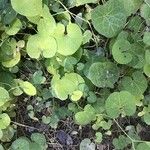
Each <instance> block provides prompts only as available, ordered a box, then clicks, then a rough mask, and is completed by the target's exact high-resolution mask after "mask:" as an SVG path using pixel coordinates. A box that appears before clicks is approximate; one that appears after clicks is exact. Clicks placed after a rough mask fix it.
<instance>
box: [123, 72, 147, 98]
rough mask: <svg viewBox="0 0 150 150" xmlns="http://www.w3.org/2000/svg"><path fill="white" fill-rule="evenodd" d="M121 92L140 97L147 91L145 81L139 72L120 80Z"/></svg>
mask: <svg viewBox="0 0 150 150" xmlns="http://www.w3.org/2000/svg"><path fill="white" fill-rule="evenodd" d="M121 86H122V89H123V90H126V91H129V92H130V93H131V94H133V95H135V96H141V95H142V94H143V93H144V92H145V90H146V89H147V80H146V78H145V76H144V75H143V74H142V72H140V71H136V72H134V73H133V74H132V76H131V77H129V76H125V77H124V78H123V79H122V80H121Z"/></svg>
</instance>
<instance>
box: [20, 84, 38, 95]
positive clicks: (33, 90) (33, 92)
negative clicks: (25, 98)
mask: <svg viewBox="0 0 150 150" xmlns="http://www.w3.org/2000/svg"><path fill="white" fill-rule="evenodd" d="M19 84H20V87H21V88H22V90H23V91H24V92H25V93H26V94H27V95H30V96H34V95H36V88H35V87H34V86H33V85H32V84H31V83H30V82H28V81H25V82H24V81H21V82H19Z"/></svg>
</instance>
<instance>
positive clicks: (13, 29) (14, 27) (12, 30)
mask: <svg viewBox="0 0 150 150" xmlns="http://www.w3.org/2000/svg"><path fill="white" fill-rule="evenodd" d="M21 27H22V23H21V21H20V20H19V19H16V20H15V21H14V22H12V24H11V25H10V27H7V28H6V33H7V34H8V35H15V34H16V33H18V31H19V30H20V29H21Z"/></svg>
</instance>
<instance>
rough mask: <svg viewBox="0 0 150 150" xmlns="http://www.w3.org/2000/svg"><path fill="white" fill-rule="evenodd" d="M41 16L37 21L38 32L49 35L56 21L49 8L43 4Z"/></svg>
mask: <svg viewBox="0 0 150 150" xmlns="http://www.w3.org/2000/svg"><path fill="white" fill-rule="evenodd" d="M42 11H43V12H42V15H41V16H42V18H41V19H40V20H39V22H38V26H37V29H38V31H39V34H41V35H43V36H44V35H51V34H52V33H53V32H54V30H55V28H56V22H55V19H54V18H53V16H52V15H51V14H50V12H49V8H48V7H47V6H46V5H44V8H43V10H42Z"/></svg>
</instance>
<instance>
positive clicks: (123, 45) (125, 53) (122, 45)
mask: <svg viewBox="0 0 150 150" xmlns="http://www.w3.org/2000/svg"><path fill="white" fill-rule="evenodd" d="M130 47H131V45H130V43H129V42H128V41H127V40H125V39H120V40H117V41H116V42H115V44H114V45H113V48H112V55H113V58H114V60H115V61H116V62H118V63H119V64H128V63H129V62H131V60H132V54H131V53H130V52H129V49H130Z"/></svg>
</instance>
